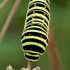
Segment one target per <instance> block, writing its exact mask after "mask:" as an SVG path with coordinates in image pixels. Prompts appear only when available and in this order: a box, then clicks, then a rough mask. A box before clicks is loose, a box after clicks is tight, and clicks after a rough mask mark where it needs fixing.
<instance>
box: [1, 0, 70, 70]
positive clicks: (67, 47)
mask: <svg viewBox="0 0 70 70" xmlns="http://www.w3.org/2000/svg"><path fill="white" fill-rule="evenodd" d="M2 1H3V0H0V3H2ZM28 1H29V0H25V1H24V0H22V2H21V4H20V6H19V7H18V9H17V11H16V14H15V15H14V17H13V19H12V21H11V24H10V26H9V28H8V30H7V32H6V34H5V36H4V38H3V41H2V43H1V44H0V70H5V68H6V66H8V65H9V64H11V65H12V66H13V68H14V69H16V70H19V69H20V68H21V67H23V66H24V67H26V66H27V61H26V59H25V58H24V54H23V51H22V49H21V42H20V37H21V33H22V30H23V26H24V20H25V16H26V11H27V6H28ZM14 3H15V0H10V2H9V3H8V4H7V5H6V6H5V7H4V8H3V9H2V10H0V31H1V29H2V27H3V25H4V23H5V21H6V19H7V17H8V15H9V13H10V11H11V9H12V7H13V5H14ZM50 6H51V19H52V25H53V30H54V35H55V39H56V43H57V48H58V52H59V56H60V59H61V65H62V70H70V24H69V23H70V0H51V5H50ZM49 61H50V60H49V55H48V51H47V50H46V52H45V54H44V55H43V56H41V59H40V60H39V61H37V62H35V63H34V64H33V67H35V66H40V67H41V70H51V66H50V62H49Z"/></svg>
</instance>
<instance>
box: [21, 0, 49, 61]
mask: <svg viewBox="0 0 70 70" xmlns="http://www.w3.org/2000/svg"><path fill="white" fill-rule="evenodd" d="M49 20H50V3H49V0H30V1H29V4H28V10H27V13H26V19H25V24H24V29H23V32H22V35H21V43H22V50H23V51H24V57H25V58H26V59H27V60H29V61H37V60H38V59H39V58H40V55H43V54H44V52H45V49H46V47H47V46H48V40H49V39H48V37H49Z"/></svg>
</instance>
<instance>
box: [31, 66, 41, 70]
mask: <svg viewBox="0 0 70 70" xmlns="http://www.w3.org/2000/svg"><path fill="white" fill-rule="evenodd" d="M32 70H41V69H40V67H36V68H33V69H32Z"/></svg>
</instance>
